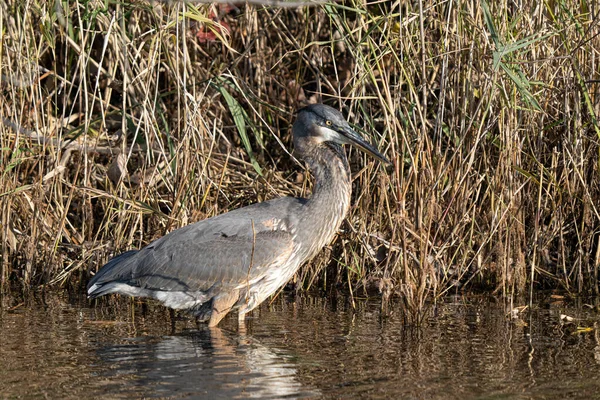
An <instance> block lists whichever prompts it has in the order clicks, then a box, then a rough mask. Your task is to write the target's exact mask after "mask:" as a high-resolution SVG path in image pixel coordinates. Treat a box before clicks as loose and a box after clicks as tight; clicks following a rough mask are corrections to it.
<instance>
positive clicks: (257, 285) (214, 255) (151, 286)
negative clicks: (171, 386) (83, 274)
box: [88, 104, 389, 327]
mask: <svg viewBox="0 0 600 400" xmlns="http://www.w3.org/2000/svg"><path fill="white" fill-rule="evenodd" d="M292 133H293V137H294V146H295V150H296V152H297V154H298V155H299V156H300V157H301V158H302V159H304V160H305V161H306V162H307V163H308V166H309V168H310V171H311V172H312V174H313V176H314V179H315V184H314V190H313V193H312V196H311V197H310V198H308V199H303V198H293V197H283V198H278V199H274V200H270V201H265V202H262V203H257V204H252V205H250V206H247V207H243V208H239V209H237V210H233V211H230V212H228V213H225V214H221V215H218V216H215V217H212V218H208V219H205V220H203V221H199V222H196V223H194V224H191V225H188V226H185V227H183V228H180V229H177V230H175V231H173V232H170V233H169V234H167V235H165V236H163V237H162V238H160V239H158V240H155V241H154V242H152V243H150V244H149V245H147V246H146V247H144V248H143V249H141V250H139V251H138V250H132V251H128V252H126V253H123V254H121V255H118V256H117V257H115V258H113V259H112V260H110V261H109V262H108V263H107V264H106V265H105V266H104V267H102V269H100V271H98V273H97V274H96V275H95V276H94V277H93V279H92V280H91V281H90V283H89V285H88V295H89V297H90V298H96V297H98V296H102V295H105V294H109V293H120V294H124V295H129V296H139V297H151V298H154V299H157V300H159V301H161V302H162V303H163V304H164V305H165V306H167V307H171V308H173V309H181V310H188V311H190V312H191V313H192V314H194V315H195V316H196V317H198V319H199V320H202V321H208V325H209V326H211V327H212V326H216V325H217V324H218V323H219V322H220V321H221V319H223V317H224V316H225V315H226V314H227V313H228V312H229V311H231V310H232V309H238V313H239V314H238V315H239V321H240V323H241V324H243V322H244V316H245V314H247V313H248V312H250V311H251V310H253V309H254V308H255V307H257V306H258V305H259V304H260V303H262V302H263V301H264V300H265V299H266V298H267V297H269V296H270V295H272V294H273V293H275V292H276V291H277V290H278V289H279V288H280V287H281V286H283V285H284V284H286V283H287V282H288V280H290V278H291V277H292V276H293V275H294V274H295V273H296V271H297V270H298V269H299V268H300V266H301V265H302V264H304V263H305V262H306V261H307V260H310V259H311V258H312V257H314V256H315V255H316V254H317V253H318V252H319V251H320V250H321V249H322V248H323V247H324V246H325V245H327V244H328V243H329V242H330V241H331V240H332V239H333V236H334V235H335V233H336V232H337V230H338V228H339V226H340V224H341V222H342V220H343V219H344V217H345V215H346V213H347V212H348V209H349V207H350V194H351V190H352V188H351V175H350V166H349V164H348V159H347V158H346V154H345V153H344V150H343V148H342V146H341V145H343V144H350V145H354V146H356V147H358V148H359V149H361V150H363V151H364V152H366V153H367V154H369V155H371V156H373V157H375V158H376V159H378V160H380V161H382V162H385V163H389V161H388V160H387V159H386V158H385V157H384V156H383V155H382V154H381V153H379V151H377V149H375V148H374V147H373V146H372V145H370V144H369V143H368V142H366V141H365V140H364V139H363V138H362V137H361V136H360V135H359V134H358V133H356V132H355V131H354V130H353V129H352V128H351V127H350V125H349V124H348V122H346V120H345V119H344V117H343V115H342V114H341V113H340V112H339V111H337V110H336V109H334V108H332V107H329V106H326V105H323V104H313V105H310V106H307V107H305V108H302V109H301V110H299V111H298V116H297V120H296V122H295V123H294V125H293V127H292Z"/></svg>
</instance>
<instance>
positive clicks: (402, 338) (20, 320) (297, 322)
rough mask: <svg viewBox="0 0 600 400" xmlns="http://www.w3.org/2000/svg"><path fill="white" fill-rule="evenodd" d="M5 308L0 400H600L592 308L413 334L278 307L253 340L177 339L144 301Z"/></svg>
mask: <svg viewBox="0 0 600 400" xmlns="http://www.w3.org/2000/svg"><path fill="white" fill-rule="evenodd" d="M8 303H9V302H8V301H6V300H5V301H3V304H2V305H3V307H2V311H1V312H0V363H1V364H0V365H1V366H0V397H2V398H17V397H18V398H26V399H27V398H40V397H47V398H91V397H97V396H105V397H108V398H141V397H144V398H253V397H255V398H274V399H275V398H277V399H279V398H414V399H448V398H450V399H452V398H455V399H471V398H472V399H504V398H506V399H534V398H535V399H537V398H539V399H562V398H581V399H584V398H599V397H600V341H599V337H600V335H599V334H598V331H597V329H596V328H597V321H598V318H599V316H598V312H596V311H595V308H594V307H590V306H588V305H586V304H585V303H586V302H584V301H580V302H574V301H571V302H568V301H564V300H559V301H556V300H551V299H550V300H548V299H545V300H544V301H540V303H539V304H538V305H537V306H536V307H534V308H533V309H532V310H528V311H525V312H523V313H520V314H519V315H516V317H513V316H511V314H510V310H511V307H508V306H507V305H504V304H502V303H501V302H499V301H497V300H495V299H492V298H469V299H467V298H451V299H447V300H446V301H445V302H442V303H438V304H437V305H435V306H432V308H431V311H430V312H429V313H428V316H427V318H426V319H425V321H424V323H423V324H422V326H421V327H419V328H416V327H413V326H407V325H406V324H405V323H404V322H403V319H402V318H401V316H400V315H399V313H391V314H389V315H385V316H384V315H382V313H381V311H380V307H379V304H378V303H377V302H376V301H370V302H369V301H362V302H361V301H358V302H356V308H352V307H351V306H350V304H349V303H348V302H345V301H337V302H329V301H327V300H326V299H323V298H315V297H303V298H289V297H285V296H280V297H279V298H277V299H276V300H275V302H274V304H272V305H271V306H262V307H261V308H260V310H258V311H255V312H254V314H253V317H252V318H251V319H250V320H249V321H248V324H247V329H246V332H238V330H237V321H236V318H235V316H233V318H228V319H226V320H225V321H224V322H225V323H224V324H223V326H222V328H221V329H212V330H211V329H208V328H206V327H204V326H200V327H199V328H198V327H197V326H196V324H195V322H194V321H193V320H192V319H189V318H181V319H178V320H177V321H175V323H174V327H173V323H172V322H171V319H170V317H169V313H168V312H167V311H166V310H165V309H163V308H162V307H160V306H154V305H152V304H150V305H143V304H142V303H141V302H137V301H128V300H124V301H119V302H116V303H115V304H116V305H112V306H101V307H95V308H91V307H89V304H88V303H87V301H85V300H84V299H81V300H77V301H75V300H66V299H62V298H57V297H54V298H52V299H51V300H46V303H45V304H44V303H43V302H41V301H32V302H31V303H28V304H23V305H20V306H18V307H16V308H13V307H14V305H13V304H8ZM588 303H591V301H590V302H588ZM104 304H109V303H104ZM590 305H591V304H590ZM391 309H392V310H393V309H394V305H392V306H391ZM561 316H562V318H561ZM173 328H174V329H173Z"/></svg>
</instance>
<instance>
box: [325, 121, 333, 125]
mask: <svg viewBox="0 0 600 400" xmlns="http://www.w3.org/2000/svg"><path fill="white" fill-rule="evenodd" d="M325 125H327V126H331V125H333V122H331V121H330V120H327V121H325Z"/></svg>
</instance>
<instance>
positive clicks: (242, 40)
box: [0, 0, 600, 311]
mask: <svg viewBox="0 0 600 400" xmlns="http://www.w3.org/2000/svg"><path fill="white" fill-rule="evenodd" d="M17 3H18V2H17ZM17 3H15V4H12V5H10V6H9V5H7V3H3V4H1V5H0V17H1V18H0V24H1V25H0V34H1V35H2V36H1V40H0V74H1V78H2V81H1V91H0V113H1V114H2V118H3V124H2V125H1V126H0V149H1V152H0V172H1V175H0V188H1V189H0V217H1V224H2V225H1V233H0V234H1V243H2V249H1V251H2V253H1V257H2V259H1V267H2V270H1V274H0V284H1V289H2V291H6V290H8V289H9V288H13V289H14V288H17V290H21V291H23V292H26V291H28V290H31V289H32V288H37V287H39V286H40V285H50V286H51V287H60V286H64V285H66V284H67V283H71V284H75V285H77V284H78V282H83V283H85V281H86V280H87V279H88V277H89V274H90V272H94V271H96V270H97V268H99V267H100V266H101V265H102V263H103V262H105V261H106V260H107V259H108V257H109V256H110V255H112V254H114V253H116V252H120V251H123V250H126V249H129V248H132V247H140V246H142V245H144V244H145V243H148V242H149V241H151V240H152V239H154V238H156V237H159V236H161V235H163V234H165V233H166V232H167V231H170V230H172V229H175V228H177V227H180V226H183V225H186V224H188V223H191V222H194V221H197V220H199V219H202V218H206V217H210V216H212V215H216V214H218V213H221V212H224V211H226V210H230V209H234V208H237V207H240V206H243V205H246V204H249V203H253V202H256V201H263V200H264V199H268V198H273V197H277V196H283V195H306V194H308V193H309V192H310V180H308V179H306V176H305V172H304V171H303V170H302V169H301V168H300V167H299V166H298V165H297V164H296V163H295V162H294V161H293V159H292V158H290V156H289V155H288V151H289V147H290V143H291V140H290V132H289V126H290V124H291V122H292V121H293V119H294V114H293V113H294V110H295V109H297V108H298V107H299V106H301V105H303V104H305V103H307V102H316V101H322V102H325V103H328V104H330V105H333V106H336V107H342V108H343V110H344V113H345V114H346V115H348V116H349V119H350V121H351V122H352V123H354V124H355V125H356V126H357V127H359V128H362V129H363V130H364V132H366V134H367V135H368V136H369V137H370V138H371V140H372V141H373V142H375V143H377V144H378V147H379V148H380V149H382V150H383V152H384V153H385V154H386V155H387V156H388V157H389V158H390V159H393V160H394V166H393V167H392V168H389V169H387V170H386V169H384V168H383V167H382V166H380V165H379V164H377V163H374V162H372V161H371V160H368V159H367V158H366V157H365V156H363V155H362V154H360V153H357V152H354V151H351V161H352V166H353V171H354V173H355V185H354V195H353V208H352V210H351V212H350V215H349V216H348V218H347V221H346V223H345V224H344V225H343V230H342V232H340V234H339V236H338V238H337V240H336V241H335V243H333V244H332V246H331V248H330V249H328V250H327V251H326V252H324V254H323V255H322V256H320V257H318V258H317V259H316V260H315V261H314V262H312V263H311V264H310V266H309V267H307V268H304V269H303V270H302V272H301V273H300V274H299V277H298V282H302V283H303V285H302V286H303V287H308V286H318V287H322V288H332V287H339V286H341V287H347V288H348V289H350V290H351V291H352V292H353V293H354V294H357V293H359V294H360V293H363V290H366V291H369V290H371V289H373V288H376V289H378V290H379V291H380V292H381V293H382V295H383V298H384V299H385V298H387V297H389V296H391V295H400V296H401V298H402V299H404V301H405V303H406V306H407V309H408V310H413V311H419V310H420V309H421V308H422V307H423V305H424V302H425V300H426V299H427V298H430V297H437V296H441V295H444V294H446V293H450V292H454V291H457V290H464V288H469V289H470V288H484V289H487V290H490V291H494V292H496V293H499V294H502V295H504V296H512V295H514V294H516V293H527V292H528V290H533V289H534V288H561V289H566V290H568V291H570V292H572V293H584V292H592V293H595V294H598V263H599V261H600V246H599V241H600V234H599V232H600V225H599V222H600V214H599V212H598V206H597V204H600V202H599V201H598V199H599V195H600V191H599V186H598V181H599V179H598V167H599V166H600V146H598V139H599V138H600V128H599V126H598V120H597V115H598V113H599V112H600V105H599V104H600V99H599V97H598V94H597V93H598V82H600V76H599V72H598V71H599V67H598V62H599V59H598V54H599V53H598V51H599V49H600V36H599V33H600V26H599V24H598V21H599V19H598V12H599V11H600V10H598V9H597V5H596V4H595V3H594V2H585V1H583V2H576V1H572V0H566V1H564V2H556V1H546V2H545V3H543V4H541V5H538V4H535V5H534V4H533V3H532V5H526V6H524V8H518V7H517V6H516V5H515V3H513V2H508V1H500V2H493V4H491V3H490V4H489V5H488V4H487V3H486V2H484V1H482V2H479V3H478V2H462V1H459V2H442V1H416V2H412V3H409V4H403V3H405V2H396V3H390V2H382V3H377V2H373V3H365V2H362V1H348V2H343V3H338V4H325V5H320V6H316V7H303V8H297V9H282V8H278V7H264V6H261V5H241V6H239V8H236V7H233V6H225V5H203V4H196V5H192V4H185V3H172V4H166V3H145V2H134V3H127V2H125V3H122V2H108V3H105V2H102V1H97V0H90V1H81V0H80V1H76V2H58V3H57V4H58V5H59V6H55V4H54V3H53V2H49V3H45V2H39V1H37V0H32V1H30V2H27V3H18V4H17ZM106 4H108V6H107V7H106ZM410 4H412V5H410ZM524 4H525V3H524ZM413 6H414V8H413ZM105 7H106V8H105Z"/></svg>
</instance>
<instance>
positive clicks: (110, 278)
mask: <svg viewBox="0 0 600 400" xmlns="http://www.w3.org/2000/svg"><path fill="white" fill-rule="evenodd" d="M299 202H301V200H298V199H292V198H282V199H276V200H273V201H270V202H264V203H259V204H255V205H252V206H249V207H244V208H242V209H238V210H235V211H232V212H229V213H226V214H222V215H219V216H216V217H213V218H209V219H207V220H203V221H200V222H197V223H195V224H192V225H188V226H185V227H183V228H181V229H178V230H175V231H173V232H171V233H169V234H167V235H165V236H163V237H162V238H160V239H158V240H156V241H154V242H152V243H150V244H149V245H148V246H146V247H145V248H143V249H142V250H140V251H139V252H127V253H124V254H122V255H120V256H117V257H115V258H114V259H113V260H111V261H110V262H109V263H108V264H106V265H105V266H104V267H103V268H102V269H101V270H100V271H99V272H98V273H97V274H96V276H94V278H93V279H92V280H91V281H90V283H89V286H88V287H91V286H92V285H94V284H98V285H102V284H105V283H109V282H124V283H127V284H129V285H133V286H136V287H140V288H145V289H154V290H164V291H198V290H200V291H208V290H209V289H210V288H212V287H213V286H215V285H217V286H219V287H223V286H226V287H236V286H239V285H241V284H243V283H246V282H248V283H250V282H252V281H253V280H256V279H260V278H261V277H262V276H264V274H265V273H266V270H267V268H269V267H270V266H273V265H276V264H277V263H282V262H285V260H286V259H287V258H288V257H289V256H290V255H291V253H292V250H293V235H292V233H291V229H290V227H291V226H293V224H294V223H295V221H293V219H291V218H292V217H291V216H293V215H295V213H294V212H293V211H294V209H295V208H296V207H298V206H299V204H300V203H299Z"/></svg>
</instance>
